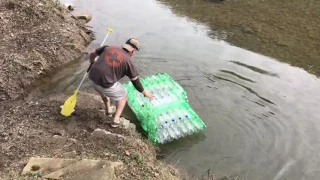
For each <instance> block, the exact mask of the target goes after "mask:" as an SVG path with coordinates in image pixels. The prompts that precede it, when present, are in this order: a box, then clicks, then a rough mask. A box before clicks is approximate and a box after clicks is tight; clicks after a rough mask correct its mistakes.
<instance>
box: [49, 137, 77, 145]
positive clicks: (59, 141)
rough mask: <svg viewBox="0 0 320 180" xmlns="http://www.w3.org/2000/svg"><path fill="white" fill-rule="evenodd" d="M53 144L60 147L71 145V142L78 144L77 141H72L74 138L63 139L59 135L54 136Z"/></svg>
mask: <svg viewBox="0 0 320 180" xmlns="http://www.w3.org/2000/svg"><path fill="white" fill-rule="evenodd" d="M51 142H52V143H54V144H57V145H59V146H63V145H65V144H67V143H70V142H72V143H77V140H75V139H72V138H67V137H62V136H59V135H54V136H52V139H51Z"/></svg>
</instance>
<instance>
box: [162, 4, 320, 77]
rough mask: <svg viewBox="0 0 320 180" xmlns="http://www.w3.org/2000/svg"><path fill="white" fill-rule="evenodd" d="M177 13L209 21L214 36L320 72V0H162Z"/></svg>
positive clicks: (204, 21) (309, 70)
mask: <svg viewBox="0 0 320 180" xmlns="http://www.w3.org/2000/svg"><path fill="white" fill-rule="evenodd" d="M160 1H161V2H164V3H165V4H166V5H168V6H169V7H170V8H171V9H172V10H173V11H174V12H175V13H176V14H179V15H181V16H187V17H190V18H193V19H195V20H197V21H201V22H203V23H206V24H208V25H209V26H210V27H211V29H212V30H213V31H212V32H208V34H209V36H211V37H212V38H217V39H223V40H225V41H227V42H229V43H231V44H233V45H235V46H238V47H241V48H244V49H248V50H250V51H254V52H258V53H261V54H263V55H266V56H269V57H273V58H275V59H277V60H279V61H282V62H285V63H289V64H291V65H293V66H297V67H300V68H303V69H305V70H306V71H308V72H310V73H313V74H315V75H317V76H318V77H319V76H320V51H319V49H320V2H319V1H317V0H308V1H301V0H294V1H289V0H285V1H278V0H270V1H264V0H246V1H243V0H225V1H210V0H207V1H205V0H160Z"/></svg>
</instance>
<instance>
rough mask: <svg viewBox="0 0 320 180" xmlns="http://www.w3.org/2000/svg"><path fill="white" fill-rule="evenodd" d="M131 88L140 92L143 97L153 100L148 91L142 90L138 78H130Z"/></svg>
mask: <svg viewBox="0 0 320 180" xmlns="http://www.w3.org/2000/svg"><path fill="white" fill-rule="evenodd" d="M130 80H131V82H132V84H133V86H134V87H135V88H136V89H137V90H138V91H139V92H141V93H142V94H143V95H144V96H145V97H147V98H149V99H153V97H154V96H153V94H151V93H149V92H148V91H146V90H144V88H143V86H142V84H141V82H140V80H139V78H138V76H136V77H134V78H131V79H130Z"/></svg>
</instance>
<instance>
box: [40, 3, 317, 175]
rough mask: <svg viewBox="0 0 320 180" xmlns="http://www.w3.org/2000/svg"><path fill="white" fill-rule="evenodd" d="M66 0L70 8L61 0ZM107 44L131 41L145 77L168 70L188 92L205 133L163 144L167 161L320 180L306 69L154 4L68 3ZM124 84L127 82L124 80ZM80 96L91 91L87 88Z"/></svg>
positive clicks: (311, 81) (74, 79)
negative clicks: (241, 45) (86, 16)
mask: <svg viewBox="0 0 320 180" xmlns="http://www.w3.org/2000/svg"><path fill="white" fill-rule="evenodd" d="M65 2H68V1H67V0H65ZM69 2H71V3H73V4H74V5H75V8H76V10H75V12H76V13H92V14H93V19H92V20H91V21H90V22H89V23H88V25H90V26H92V27H93V30H94V31H95V34H96V37H97V40H95V41H94V42H93V43H92V44H91V45H90V47H89V48H96V47H98V46H99V44H100V43H101V41H102V39H103V38H104V36H105V34H106V29H107V28H108V27H110V28H112V29H113V30H114V32H113V33H112V34H111V35H110V36H109V38H108V39H107V43H109V44H122V43H124V42H125V41H126V40H127V39H128V38H130V37H135V38H137V39H138V40H139V41H140V42H141V50H140V51H139V52H138V53H136V55H135V56H134V61H135V63H136V65H137V66H138V69H139V71H140V72H141V75H142V76H144V75H151V74H155V73H157V72H167V73H168V74H170V75H171V76H172V77H174V79H175V80H176V81H177V82H178V83H179V84H181V85H182V86H183V87H184V88H185V90H186V91H187V93H188V98H189V103H190V105H191V106H192V108H193V109H194V110H195V111H196V112H197V113H198V115H199V116H200V117H201V119H202V120H203V121H204V122H205V124H206V125H207V128H206V129H205V130H204V131H203V132H202V133H199V134H196V135H192V136H189V137H186V138H183V139H181V140H178V141H174V142H171V143H169V144H166V145H163V146H161V149H162V152H161V153H162V154H163V155H164V159H163V161H165V162H167V163H171V164H174V165H175V166H177V167H180V168H183V169H185V170H186V171H187V172H188V173H190V175H195V176H200V175H202V174H203V173H205V172H206V171H207V170H208V169H211V172H213V173H214V174H215V175H216V177H222V176H224V175H225V174H231V175H233V176H234V177H237V176H238V179H241V180H242V179H253V180H257V179H263V180H270V179H273V180H280V179H290V180H292V179H294V180H295V179H296V180H302V179H308V180H309V179H310V180H314V179H318V178H319V177H320V168H319V167H320V154H319V150H320V140H319V137H320V112H319V111H320V105H319V104H320V103H319V102H320V95H319V92H320V80H319V79H317V78H316V77H315V76H313V75H310V74H308V73H307V72H305V71H304V70H302V69H299V68H295V67H291V66H290V65H288V64H284V63H280V62H278V61H276V60H275V59H271V58H269V57H265V56H262V55H259V54H256V53H253V52H250V51H247V50H244V49H241V48H238V47H234V46H232V45H229V44H228V43H226V42H224V41H223V39H224V38H225V37H224V36H226V34H227V33H224V31H223V30H221V31H219V32H214V31H211V30H210V29H208V28H207V27H206V26H205V25H202V24H200V23H197V22H193V21H191V20H189V19H188V18H186V17H179V16H177V15H175V14H173V12H171V10H170V9H169V8H168V7H167V6H165V5H163V4H161V3H160V2H157V1H155V0H148V1H143V2H142V1H138V0H117V1H116V0H103V1H102V0H90V1H89V0H77V1H75V0H69ZM87 66H88V61H86V60H83V59H81V60H79V61H77V62H76V63H75V64H71V65H68V66H66V67H65V68H63V69H61V70H60V71H59V72H57V73H56V74H53V75H52V76H50V77H49V78H47V79H44V81H45V82H44V84H43V86H41V90H42V91H43V92H47V93H56V92H62V91H64V92H67V93H70V94H71V93H72V91H73V90H74V88H75V86H77V85H78V83H79V80H80V79H81V78H82V76H83V72H84V71H85V69H86V68H87ZM126 80H127V79H126ZM82 90H88V91H90V92H93V91H91V90H89V89H87V85H86V84H85V85H84V86H83V87H82Z"/></svg>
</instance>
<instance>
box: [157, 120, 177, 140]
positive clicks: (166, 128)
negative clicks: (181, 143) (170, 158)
mask: <svg viewBox="0 0 320 180" xmlns="http://www.w3.org/2000/svg"><path fill="white" fill-rule="evenodd" d="M160 122H162V127H163V129H162V131H163V132H167V133H168V136H167V137H168V138H167V140H168V141H171V140H173V139H176V135H175V133H174V132H173V130H172V129H171V127H170V124H169V122H168V120H167V118H166V117H165V115H164V114H160Z"/></svg>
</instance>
